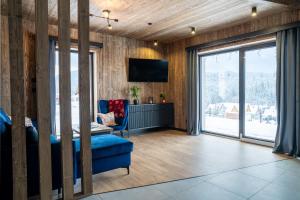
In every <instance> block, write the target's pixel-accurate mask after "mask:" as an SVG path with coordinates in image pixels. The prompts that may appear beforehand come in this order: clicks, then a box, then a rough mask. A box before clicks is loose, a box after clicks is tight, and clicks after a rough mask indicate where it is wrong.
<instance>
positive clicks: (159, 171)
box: [75, 130, 287, 194]
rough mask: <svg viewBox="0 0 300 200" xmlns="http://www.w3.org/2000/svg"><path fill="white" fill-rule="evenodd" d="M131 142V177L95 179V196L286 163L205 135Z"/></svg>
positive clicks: (159, 135)
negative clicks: (280, 162)
mask: <svg viewBox="0 0 300 200" xmlns="http://www.w3.org/2000/svg"><path fill="white" fill-rule="evenodd" d="M129 139H130V140H131V141H132V142H133V143H134V150H133V152H132V154H131V156H132V160H131V161H132V163H131V166H130V175H127V171H126V169H116V170H111V171H108V172H105V173H100V174H96V175H94V176H93V191H94V193H95V194H98V193H104V192H112V191H116V190H121V189H129V188H134V187H140V186H145V185H152V184H158V183H164V182H168V181H174V180H181V179H186V178H192V177H199V176H203V175H207V174H213V173H221V172H224V171H229V170H235V169H240V168H245V167H250V166H257V165H261V164H265V163H270V162H275V161H278V160H284V159H287V157H286V156H283V155H281V154H274V153H272V148H268V147H264V146H259V145H254V144H249V143H245V142H241V141H238V140H232V139H228V138H222V137H216V136H212V135H206V134H201V135H200V136H197V137H195V136H188V135H186V133H185V132H181V131H176V130H165V131H157V132H151V133H145V134H141V135H135V136H132V137H130V138H129ZM265 171H268V170H265ZM267 175H268V174H267ZM267 175H266V176H267ZM267 178H268V177H267ZM80 188H81V187H80V180H78V181H77V184H76V190H75V191H76V192H77V191H80Z"/></svg>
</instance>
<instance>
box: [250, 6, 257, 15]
mask: <svg viewBox="0 0 300 200" xmlns="http://www.w3.org/2000/svg"><path fill="white" fill-rule="evenodd" d="M251 16H252V17H256V16H257V8H256V7H252V12H251Z"/></svg>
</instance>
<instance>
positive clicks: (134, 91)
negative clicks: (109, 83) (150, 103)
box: [130, 86, 141, 105]
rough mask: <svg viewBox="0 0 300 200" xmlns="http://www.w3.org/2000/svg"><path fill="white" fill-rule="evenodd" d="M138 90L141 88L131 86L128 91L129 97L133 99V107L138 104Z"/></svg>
mask: <svg viewBox="0 0 300 200" xmlns="http://www.w3.org/2000/svg"><path fill="white" fill-rule="evenodd" d="M140 90H141V88H139V87H137V86H132V87H131V88H130V91H131V96H132V98H133V103H134V104H135V105H137V104H139V96H140V94H139V93H140Z"/></svg>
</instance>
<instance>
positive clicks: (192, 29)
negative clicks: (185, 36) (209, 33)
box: [190, 27, 196, 35]
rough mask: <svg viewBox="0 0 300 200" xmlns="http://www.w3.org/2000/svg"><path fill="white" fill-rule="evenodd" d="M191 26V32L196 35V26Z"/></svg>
mask: <svg viewBox="0 0 300 200" xmlns="http://www.w3.org/2000/svg"><path fill="white" fill-rule="evenodd" d="M190 28H191V34H192V35H195V34H196V28H195V27H190Z"/></svg>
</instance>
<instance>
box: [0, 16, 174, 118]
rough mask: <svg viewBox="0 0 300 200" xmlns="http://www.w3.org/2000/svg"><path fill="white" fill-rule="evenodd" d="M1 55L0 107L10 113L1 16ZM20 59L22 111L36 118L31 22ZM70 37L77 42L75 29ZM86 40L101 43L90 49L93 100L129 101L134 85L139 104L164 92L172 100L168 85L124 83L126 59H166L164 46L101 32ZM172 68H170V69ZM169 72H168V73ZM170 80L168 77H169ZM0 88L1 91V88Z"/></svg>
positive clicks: (5, 36) (52, 29)
mask: <svg viewBox="0 0 300 200" xmlns="http://www.w3.org/2000/svg"><path fill="white" fill-rule="evenodd" d="M1 23H2V29H1V31H2V33H3V35H2V36H3V37H2V38H1V42H2V46H1V48H2V50H3V51H2V55H1V62H2V67H1V68H0V70H1V75H0V76H1V80H0V87H1V90H0V92H1V94H0V95H1V99H0V106H1V107H4V109H5V110H6V111H7V112H8V113H10V84H9V60H8V56H9V52H8V32H7V30H8V29H7V17H5V16H4V17H2V21H1ZM23 24H24V50H25V52H24V56H25V60H24V61H25V85H26V97H27V98H26V99H27V100H28V101H27V102H26V108H27V112H26V113H27V115H28V116H29V117H36V109H35V108H36V106H35V105H36V93H35V80H36V79H35V48H34V46H35V37H34V32H32V30H35V27H34V23H32V22H30V21H27V20H24V21H23ZM49 35H52V36H57V35H58V30H57V26H55V25H50V26H49ZM71 38H72V39H78V33H77V30H76V29H71ZM90 40H91V41H93V42H102V43H103V48H102V49H93V51H94V53H95V61H96V65H95V66H96V69H94V70H95V72H96V73H97V81H96V82H97V89H96V92H97V99H116V98H126V99H130V100H131V96H130V93H129V88H130V87H131V86H133V85H137V86H138V87H140V88H141V102H147V100H148V97H149V96H152V97H154V101H155V102H159V100H160V98H159V94H160V93H162V92H163V93H166V95H167V100H169V101H172V100H171V99H170V96H169V88H170V85H171V83H172V80H170V81H169V82H168V83H129V82H128V81H127V77H128V74H127V71H128V58H131V57H132V58H150V59H166V57H167V55H166V51H165V49H166V48H165V46H164V45H162V44H160V45H159V46H158V47H154V46H153V43H152V42H145V41H140V40H136V39H129V38H125V37H119V36H112V35H108V34H102V33H95V32H91V33H90ZM170 68H172V66H170ZM170 71H171V70H170ZM170 79H171V77H170ZM2 88H3V89H2Z"/></svg>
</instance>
